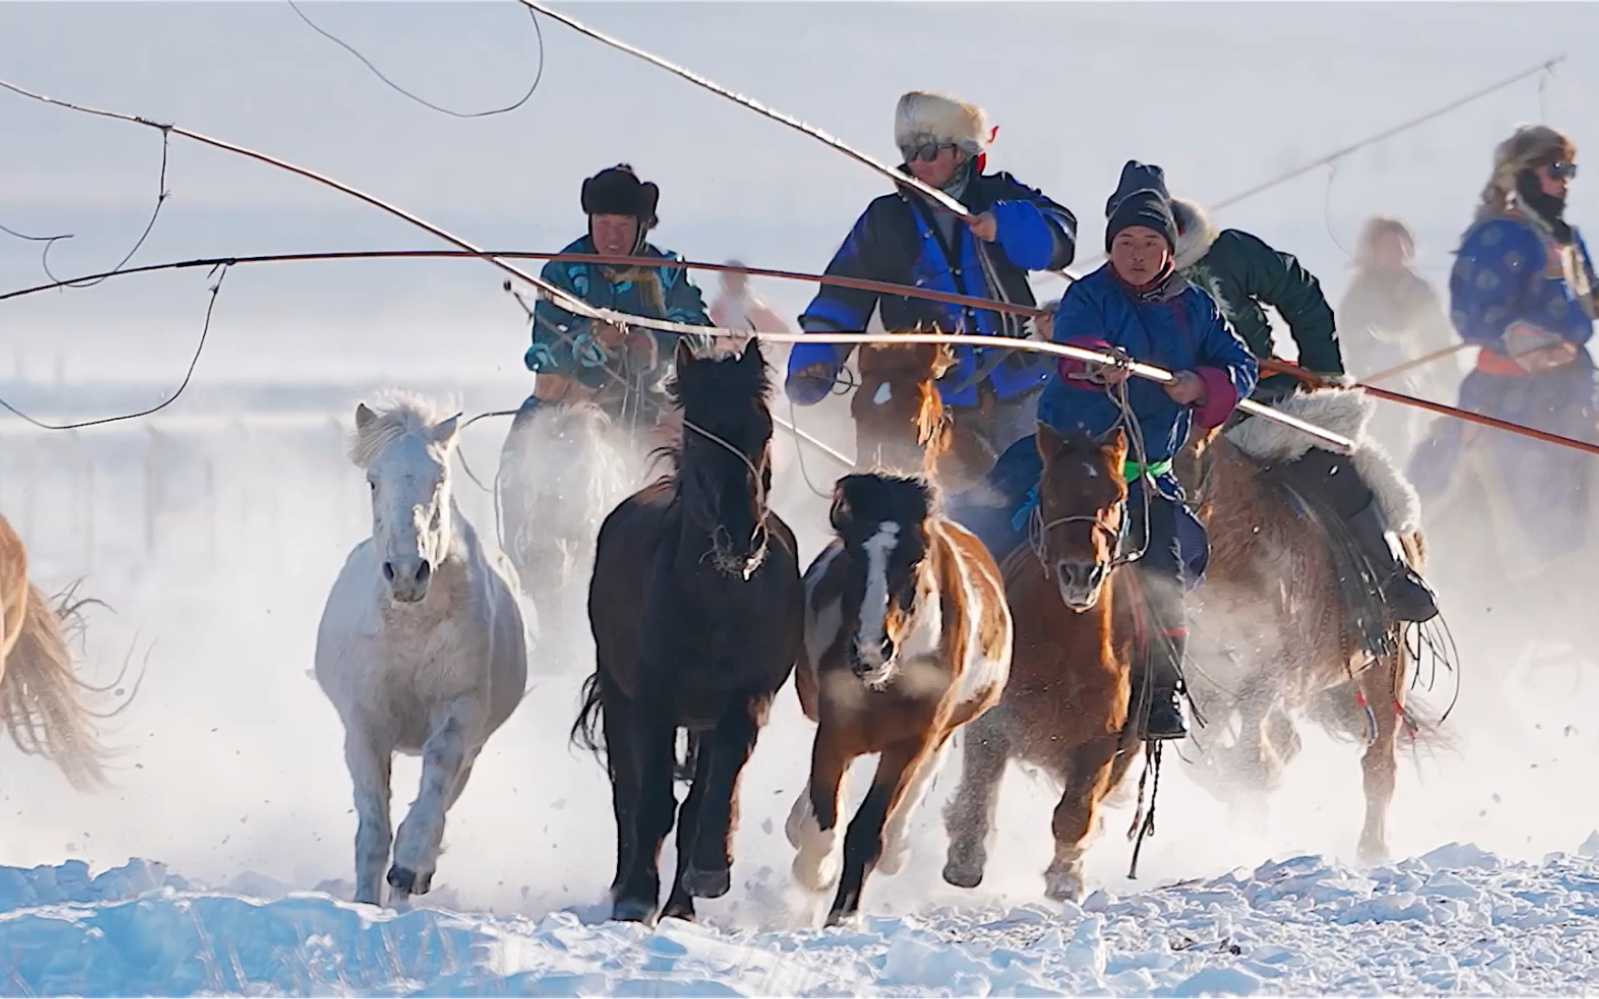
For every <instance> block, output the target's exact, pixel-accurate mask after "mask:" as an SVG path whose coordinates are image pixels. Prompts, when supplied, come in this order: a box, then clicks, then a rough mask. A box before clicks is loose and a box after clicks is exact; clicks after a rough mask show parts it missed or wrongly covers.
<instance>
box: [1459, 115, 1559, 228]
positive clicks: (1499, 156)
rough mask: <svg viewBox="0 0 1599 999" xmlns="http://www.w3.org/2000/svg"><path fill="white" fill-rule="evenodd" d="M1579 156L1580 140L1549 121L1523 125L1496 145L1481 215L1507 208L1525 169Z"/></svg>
mask: <svg viewBox="0 0 1599 999" xmlns="http://www.w3.org/2000/svg"><path fill="white" fill-rule="evenodd" d="M1576 158H1577V144H1576V143H1574V142H1572V141H1571V139H1570V137H1569V136H1567V135H1566V134H1565V133H1564V132H1561V131H1559V130H1558V129H1553V128H1550V127H1549V126H1548V125H1522V126H1520V127H1518V128H1517V129H1516V131H1515V133H1514V134H1513V135H1511V136H1510V138H1508V139H1506V140H1505V141H1503V142H1501V143H1499V145H1498V146H1495V147H1494V168H1493V175H1492V176H1491V177H1489V179H1488V183H1487V185H1486V186H1485V187H1484V188H1483V189H1482V199H1481V202H1480V203H1479V204H1478V206H1477V218H1478V219H1484V218H1487V217H1489V216H1491V215H1499V214H1502V213H1503V212H1504V211H1505V208H1506V207H1507V206H1508V204H1509V202H1510V196H1511V194H1513V193H1514V192H1515V190H1516V175H1517V174H1519V173H1521V171H1523V170H1526V169H1530V168H1535V167H1541V166H1546V165H1548V164H1550V163H1555V162H1557V161H1560V160H1565V161H1567V162H1570V161H1571V160H1574V159H1576Z"/></svg>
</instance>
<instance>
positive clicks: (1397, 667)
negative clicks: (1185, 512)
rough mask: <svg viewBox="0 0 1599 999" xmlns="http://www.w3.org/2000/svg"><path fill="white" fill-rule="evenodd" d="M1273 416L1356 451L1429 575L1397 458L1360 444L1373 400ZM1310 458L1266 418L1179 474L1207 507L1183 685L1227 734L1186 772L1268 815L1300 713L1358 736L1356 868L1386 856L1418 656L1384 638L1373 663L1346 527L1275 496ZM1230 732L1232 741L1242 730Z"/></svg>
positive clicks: (1292, 751) (1199, 738)
mask: <svg viewBox="0 0 1599 999" xmlns="http://www.w3.org/2000/svg"><path fill="white" fill-rule="evenodd" d="M1276 406H1277V408H1279V409H1281V410H1283V411H1285V412H1287V413H1290V414H1292V415H1294V416H1297V417H1299V418H1300V419H1303V420H1306V421H1308V422H1310V423H1314V424H1316V425H1317V426H1320V427H1324V428H1326V429H1328V430H1332V431H1334V432H1335V433H1338V434H1341V435H1343V436H1344V437H1347V438H1349V439H1350V440H1353V441H1355V442H1356V444H1357V448H1356V452H1355V454H1354V456H1353V458H1352V462H1353V464H1354V466H1355V468H1356V469H1357V470H1358V471H1359V472H1360V474H1361V477H1362V478H1363V479H1364V480H1365V481H1366V482H1367V483H1368V485H1370V486H1371V488H1372V491H1373V492H1374V494H1375V495H1376V497H1377V502H1378V503H1379V504H1381V505H1382V506H1383V508H1384V510H1385V513H1386V514H1387V517H1388V521H1389V523H1391V524H1393V525H1394V527H1395V529H1396V533H1397V534H1398V535H1399V539H1400V543H1401V546H1402V547H1403V549H1404V551H1405V554H1406V556H1407V559H1408V561H1409V562H1410V564H1411V565H1413V566H1415V567H1416V568H1417V569H1418V570H1420V569H1421V568H1423V564H1422V563H1423V561H1424V548H1423V540H1422V536H1421V532H1420V529H1419V527H1418V522H1419V509H1418V507H1419V504H1418V502H1417V500H1416V497H1415V493H1414V491H1413V490H1411V488H1410V486H1409V484H1408V483H1407V482H1405V480H1404V478H1403V477H1402V476H1401V475H1400V474H1399V472H1398V470H1397V469H1396V468H1394V467H1393V465H1392V463H1391V460H1390V459H1388V457H1387V455H1386V454H1385V453H1384V452H1383V451H1382V449H1381V448H1380V446H1378V445H1376V444H1374V443H1373V442H1372V440H1371V439H1370V437H1369V436H1368V435H1367V434H1366V425H1367V422H1368V421H1369V419H1370V416H1371V410H1372V406H1373V404H1372V402H1371V401H1370V399H1369V398H1368V397H1366V396H1365V395H1364V394H1363V393H1361V392H1359V391H1358V390H1351V389H1341V388H1327V389H1320V390H1317V391H1314V392H1308V393H1304V394H1301V395H1294V396H1290V397H1288V398H1286V399H1284V400H1282V401H1280V402H1278V403H1277V404H1276ZM1311 446H1314V444H1313V442H1312V438H1310V437H1309V436H1308V435H1305V434H1303V433H1301V432H1299V431H1295V430H1292V429H1290V428H1285V427H1283V426H1281V425H1278V424H1275V423H1268V422H1267V421H1264V420H1261V419H1258V418H1256V419H1250V420H1246V421H1244V422H1242V423H1240V424H1238V425H1236V426H1234V427H1233V428H1231V429H1229V430H1227V431H1226V432H1225V433H1223V434H1222V435H1220V436H1219V437H1218V436H1215V435H1214V434H1207V435H1203V436H1197V437H1196V438H1195V440H1194V441H1193V442H1192V443H1191V444H1190V446H1189V447H1188V448H1187V449H1185V454H1184V459H1185V460H1184V461H1182V462H1180V463H1179V469H1178V474H1179V477H1183V478H1187V479H1188V481H1187V482H1186V483H1185V485H1186V486H1187V487H1188V489H1189V490H1190V491H1191V494H1192V495H1194V496H1195V498H1196V500H1197V502H1198V511H1197V512H1198V514H1199V518H1200V520H1202V521H1203V522H1205V524H1206V528H1207V530H1208V532H1209V535H1210V539H1211V554H1210V563H1209V566H1208V568H1207V571H1206V575H1205V580H1204V581H1203V582H1202V583H1201V584H1200V586H1199V587H1198V589H1197V590H1196V591H1195V592H1194V595H1193V599H1192V601H1191V611H1190V640H1189V641H1190V644H1189V654H1190V656H1191V657H1192V658H1193V660H1194V662H1195V663H1196V664H1197V668H1195V669H1192V670H1190V672H1189V676H1188V677H1187V685H1188V690H1189V693H1190V695H1191V696H1192V697H1193V699H1194V703H1195V705H1196V706H1197V707H1198V708H1199V709H1200V711H1201V713H1202V714H1204V715H1206V716H1207V717H1208V718H1209V719H1210V721H1211V722H1212V723H1213V728H1218V727H1219V728H1220V729H1222V730H1224V732H1225V734H1228V735H1231V736H1232V738H1230V739H1228V738H1224V737H1223V733H1221V732H1218V733H1216V734H1212V732H1209V731H1207V732H1205V733H1204V734H1203V735H1200V734H1196V735H1195V736H1194V737H1193V738H1192V741H1193V742H1195V743H1196V744H1197V745H1198V747H1199V749H1200V750H1201V752H1200V753H1199V754H1198V756H1197V759H1196V761H1195V762H1194V764H1193V766H1192V767H1191V769H1190V772H1191V774H1192V775H1193V776H1194V777H1195V778H1196V780H1197V781H1198V782H1199V783H1200V784H1201V785H1202V786H1204V787H1206V788H1207V789H1208V790H1210V791H1211V793H1213V794H1215V795H1216V796H1217V797H1218V798H1220V799H1221V800H1223V801H1224V802H1227V803H1228V804H1229V805H1230V806H1232V807H1234V808H1237V809H1241V810H1244V811H1254V812H1256V818H1257V820H1258V819H1259V818H1260V817H1261V816H1260V812H1259V810H1260V809H1261V808H1263V803H1264V799H1265V797H1266V795H1269V794H1270V793H1271V792H1273V791H1275V790H1276V789H1277V788H1278V787H1279V786H1280V783H1281V777H1282V772H1283V769H1284V768H1285V767H1286V766H1287V765H1288V763H1289V762H1291V761H1292V760H1293V758H1294V756H1295V755H1297V753H1298V752H1299V748H1300V740H1299V735H1298V733H1297V731H1296V729H1295V726H1294V721H1293V716H1294V714H1296V713H1298V712H1301V711H1303V712H1305V713H1307V714H1309V715H1310V716H1311V717H1313V718H1314V719H1315V720H1317V721H1318V722H1320V723H1321V725H1322V726H1323V727H1324V728H1326V729H1327V730H1328V731H1329V732H1330V733H1332V734H1334V735H1337V736H1340V737H1350V738H1356V739H1362V740H1363V741H1364V742H1365V743H1366V749H1365V754H1364V756H1363V757H1362V760H1361V766H1362V770H1363V772H1364V789H1365V796H1366V816H1365V824H1364V827H1363V829H1362V831H1361V835H1360V841H1359V856H1360V858H1361V859H1362V860H1363V861H1368V862H1374V861H1380V860H1383V859H1386V858H1387V856H1388V840H1387V815H1388V808H1389V805H1390V804H1391V803H1392V801H1393V795H1394V784H1395V773H1396V770H1397V766H1396V762H1395V743H1396V738H1397V734H1398V731H1399V728H1400V725H1401V723H1404V724H1406V725H1407V726H1409V727H1411V729H1412V732H1413V733H1415V734H1422V733H1424V732H1425V733H1427V734H1433V733H1431V732H1430V731H1428V728H1429V727H1423V726H1420V725H1418V724H1417V722H1416V719H1415V716H1414V713H1413V712H1412V711H1411V710H1410V709H1409V708H1407V707H1406V705H1405V679H1406V675H1407V673H1408V672H1409V653H1408V652H1407V649H1406V644H1405V642H1404V641H1403V636H1402V634H1401V630H1400V629H1399V628H1397V627H1395V628H1392V629H1390V633H1389V634H1388V635H1387V636H1386V641H1385V643H1384V645H1385V647H1384V648H1382V649H1381V650H1379V651H1376V652H1373V651H1372V650H1370V649H1368V647H1367V644H1366V643H1365V642H1363V641H1362V640H1361V637H1360V634H1359V629H1358V627H1357V624H1356V621H1355V614H1354V610H1353V608H1352V607H1351V606H1350V605H1349V602H1348V601H1347V600H1346V598H1345V596H1344V594H1343V592H1342V587H1341V584H1340V583H1339V570H1338V566H1337V564H1336V562H1335V559H1334V552H1333V548H1332V545H1333V544H1337V543H1341V542H1339V541H1338V540H1336V539H1337V538H1338V533H1339V532H1340V531H1341V526H1340V525H1337V524H1331V523H1325V522H1323V521H1322V518H1321V517H1320V515H1319V514H1317V513H1316V512H1315V510H1314V508H1313V507H1311V506H1309V505H1308V504H1306V503H1304V502H1302V501H1301V500H1299V499H1298V498H1297V497H1296V496H1294V495H1293V493H1292V491H1291V489H1289V488H1285V487H1284V486H1282V485H1279V484H1278V482H1277V480H1276V479H1275V477H1274V476H1273V475H1272V474H1271V472H1270V471H1269V469H1270V468H1271V467H1272V466H1274V465H1280V464H1281V463H1284V462H1287V461H1292V460H1294V459H1295V458H1297V457H1299V456H1301V455H1303V454H1304V453H1305V451H1306V449H1307V448H1309V447H1311ZM1235 725H1236V734H1234V732H1233V730H1234V726H1235Z"/></svg>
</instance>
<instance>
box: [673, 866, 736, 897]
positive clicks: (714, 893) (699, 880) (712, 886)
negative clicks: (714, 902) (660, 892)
mask: <svg viewBox="0 0 1599 999" xmlns="http://www.w3.org/2000/svg"><path fill="white" fill-rule="evenodd" d="M732 887H733V872H732V871H731V870H729V869H728V868H726V867H723V868H721V869H720V870H714V871H702V870H700V869H699V868H698V867H695V866H694V865H693V864H690V865H689V868H688V870H686V871H684V872H683V890H684V891H686V892H688V893H689V894H690V895H692V896H693V897H695V898H721V897H722V896H723V895H726V894H727V893H728V891H729V889H731V888H732Z"/></svg>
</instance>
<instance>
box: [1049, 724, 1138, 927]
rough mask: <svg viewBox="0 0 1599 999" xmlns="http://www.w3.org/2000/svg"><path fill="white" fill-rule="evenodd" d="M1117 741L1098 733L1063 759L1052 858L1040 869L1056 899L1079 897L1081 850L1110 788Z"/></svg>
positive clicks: (1113, 737) (1081, 867) (1114, 737)
mask: <svg viewBox="0 0 1599 999" xmlns="http://www.w3.org/2000/svg"><path fill="white" fill-rule="evenodd" d="M1119 741H1120V738H1119V736H1118V735H1116V734H1111V735H1102V736H1098V737H1096V738H1094V739H1091V740H1090V741H1088V742H1086V743H1084V744H1083V745H1081V746H1078V747H1077V748H1076V749H1074V750H1072V751H1071V752H1070V753H1069V754H1068V755H1067V758H1066V760H1065V766H1064V770H1065V774H1066V788H1065V790H1064V791H1063V792H1062V794H1061V796H1060V803H1059V804H1058V805H1056V806H1055V816H1054V819H1053V821H1052V822H1051V829H1052V831H1053V832H1054V834H1055V859H1054V860H1052V861H1050V864H1049V867H1048V868H1046V869H1045V871H1044V894H1045V895H1047V896H1049V898H1051V899H1053V900H1055V901H1057V902H1061V901H1067V900H1070V901H1074V902H1075V901H1077V900H1079V899H1081V898H1082V895H1083V851H1084V848H1085V847H1086V846H1087V841H1088V838H1089V835H1090V834H1091V833H1092V832H1093V831H1094V825H1095V821H1096V819H1097V813H1098V810H1099V803H1100V802H1101V801H1103V800H1104V798H1105V795H1106V793H1107V792H1108V791H1109V790H1110V788H1109V784H1110V774H1111V769H1112V763H1113V761H1114V760H1115V757H1116V747H1117V744H1118V743H1119Z"/></svg>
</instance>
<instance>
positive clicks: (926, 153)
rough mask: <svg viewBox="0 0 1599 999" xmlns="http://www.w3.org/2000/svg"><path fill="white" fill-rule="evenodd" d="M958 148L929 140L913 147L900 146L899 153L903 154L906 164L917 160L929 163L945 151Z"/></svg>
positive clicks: (948, 143) (951, 143)
mask: <svg viewBox="0 0 1599 999" xmlns="http://www.w3.org/2000/svg"><path fill="white" fill-rule="evenodd" d="M955 148H958V147H957V146H956V145H955V143H953V142H934V141H931V140H928V141H924V142H918V143H916V144H915V145H910V146H901V147H899V151H900V152H901V153H902V154H904V156H905V162H906V163H915V162H916V161H917V160H926V161H927V162H929V163H931V162H932V161H933V160H936V159H938V154H939V153H941V152H943V151H944V150H946V149H955Z"/></svg>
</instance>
